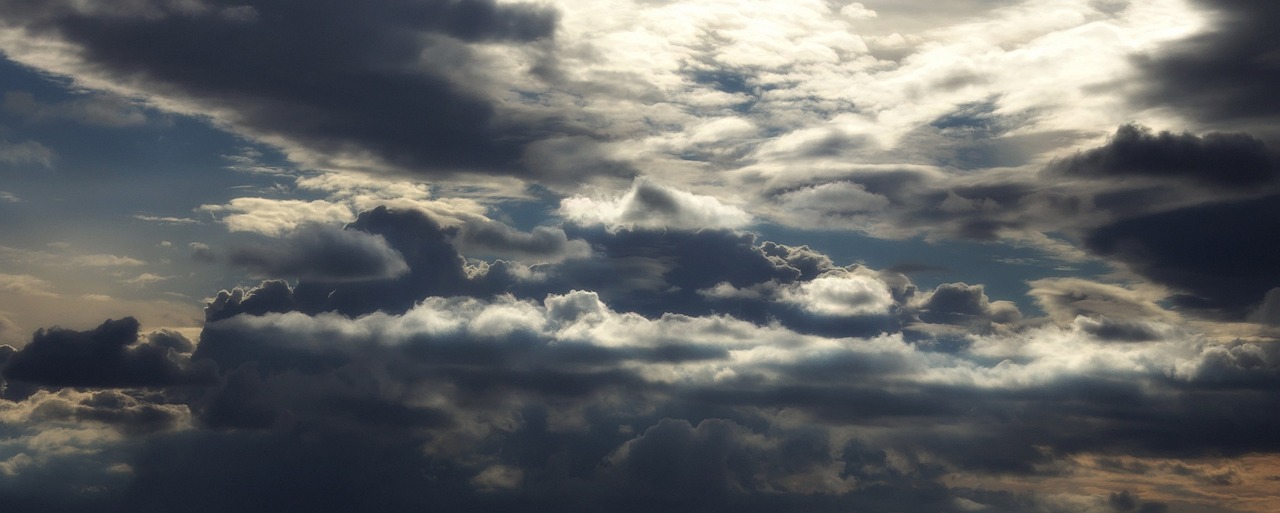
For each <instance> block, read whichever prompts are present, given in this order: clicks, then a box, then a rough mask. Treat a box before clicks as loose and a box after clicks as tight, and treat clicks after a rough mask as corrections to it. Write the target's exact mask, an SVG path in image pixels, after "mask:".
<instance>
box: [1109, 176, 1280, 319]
mask: <svg viewBox="0 0 1280 513" xmlns="http://www.w3.org/2000/svg"><path fill="white" fill-rule="evenodd" d="M1275 233H1280V196H1267V197H1263V198H1259V199H1254V200H1246V201H1238V202H1222V203H1214V204H1208V205H1200V206H1194V207H1187V208H1182V209H1175V210H1170V211H1167V212H1159V213H1153V214H1148V215H1143V216H1138V217H1134V218H1131V219H1125V220H1122V221H1117V222H1115V223H1112V224H1109V225H1105V226H1102V227H1099V228H1097V229H1095V230H1093V231H1091V232H1089V233H1088V235H1087V236H1086V237H1085V240H1084V243H1085V246H1086V247H1087V248H1088V249H1089V250H1090V251H1092V252H1094V253H1096V254H1098V255H1101V256H1104V257H1107V258H1111V259H1115V260H1117V261H1120V262H1123V263H1125V264H1128V265H1129V266H1130V267H1132V268H1133V269H1134V270H1135V271H1137V272H1138V273H1140V274H1142V275H1143V276H1146V277H1148V278H1150V279H1152V280H1154V281H1156V282H1158V283H1162V284H1165V285H1168V286H1170V287H1173V288H1174V289H1176V290H1178V291H1180V293H1181V295H1180V296H1179V297H1177V298H1176V300H1177V301H1178V302H1179V303H1180V304H1182V305H1184V306H1187V307H1191V308H1201V309H1213V310H1220V311H1221V312H1222V313H1225V314H1228V315H1232V316H1234V317H1243V316H1244V315H1245V314H1246V313H1247V311H1248V310H1249V309H1250V307H1253V306H1255V305H1258V304H1259V303H1261V302H1262V300H1263V296H1264V295H1265V294H1266V293H1267V291H1269V290H1271V289H1272V288H1274V287H1276V286H1280V259H1277V258H1276V256H1277V255H1280V239H1277V238H1276V237H1274V234H1275Z"/></svg>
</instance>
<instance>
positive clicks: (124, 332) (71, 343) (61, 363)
mask: <svg viewBox="0 0 1280 513" xmlns="http://www.w3.org/2000/svg"><path fill="white" fill-rule="evenodd" d="M191 349H192V346H191V343H190V342H187V341H186V340H184V339H182V338H181V336H180V335H177V334H174V333H159V332H158V333H153V334H150V335H148V336H147V338H146V340H140V333H139V324H138V321H137V320H135V319H134V318H132V317H126V318H124V319H119V320H114V321H111V320H109V321H107V322H104V323H102V325H100V326H98V327H97V328H94V329H92V330H88V331H74V330H67V329H56V328H55V329H50V330H43V329H42V330H39V331H37V332H36V333H35V335H34V336H33V337H32V339H31V341H30V342H29V343H28V344H27V345H25V346H23V348H22V349H21V350H19V351H18V352H16V353H14V354H13V355H12V356H10V357H9V358H8V359H7V360H6V361H5V363H4V367H3V369H0V376H3V377H4V378H5V380H7V381H9V382H10V385H11V386H12V385H13V384H15V383H25V384H31V385H38V386H50V387H92V388H112V387H117V388H118V387H148V386H150V387H156V386H166V385H182V384H188V383H198V382H201V381H207V380H208V379H209V377H210V376H209V375H208V374H203V375H202V374H201V373H200V372H199V370H198V369H195V368H191V367H189V365H188V362H187V359H186V358H185V357H184V356H182V355H181V353H183V352H188V353H189V352H190V351H191ZM206 370H207V369H206Z"/></svg>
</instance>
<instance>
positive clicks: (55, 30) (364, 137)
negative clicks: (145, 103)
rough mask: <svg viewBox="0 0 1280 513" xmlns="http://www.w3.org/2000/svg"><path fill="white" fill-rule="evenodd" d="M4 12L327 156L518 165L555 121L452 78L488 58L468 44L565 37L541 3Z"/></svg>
mask: <svg viewBox="0 0 1280 513" xmlns="http://www.w3.org/2000/svg"><path fill="white" fill-rule="evenodd" d="M184 6H185V7H184ZM0 12H2V13H3V15H4V16H3V17H4V19H5V20H6V23H7V24H11V25H18V26H23V27H25V28H26V29H27V30H28V31H29V33H30V34H31V35H32V37H36V38H45V39H55V40H61V41H65V42H67V43H69V44H70V45H72V47H73V48H75V49H76V54H77V56H79V57H80V58H83V60H84V63H83V70H84V71H86V72H90V73H92V74H94V75H97V76H100V77H104V78H106V79H108V80H111V81H115V82H117V83H122V84H130V85H131V86H132V87H136V88H138V89H140V90H141V92H142V93H144V94H155V95H157V96H160V97H166V98H170V99H177V100H179V101H183V102H188V103H190V104H191V107H192V108H195V109H198V110H203V111H218V112H221V113H222V114H221V117H220V118H219V120H220V121H223V122H226V123H228V124H230V125H231V126H232V127H233V129H235V130H239V131H242V132H245V133H248V134H250V135H253V136H258V137H267V138H280V139H282V140H284V141H288V143H289V144H290V145H296V146H298V147H300V148H302V149H303V150H304V151H305V152H308V153H311V154H314V155H319V156H320V160H319V161H320V162H323V161H324V159H326V158H344V157H350V156H353V155H360V154H365V155H367V156H372V157H375V158H376V159H378V160H379V161H381V162H383V163H386V164H389V165H391V166H393V167H396V168H399V169H402V170H412V171H419V172H428V171H431V172H449V171H453V170H457V169H478V170H485V171H495V172H502V173H512V172H519V166H518V161H519V160H520V158H521V155H522V152H523V149H524V147H525V145H526V144H528V143H529V142H531V141H532V140H534V139H535V138H538V137H540V134H541V133H543V132H548V131H551V130H552V129H551V128H550V123H545V124H546V125H547V126H545V127H542V126H537V125H535V124H529V123H526V122H514V121H511V120H504V119H500V118H501V116H500V115H499V113H498V112H497V111H496V110H495V106H494V105H493V104H491V103H490V101H489V100H488V99H486V98H484V97H483V96H482V95H479V94H476V93H474V91H476V90H478V88H477V87H476V85H475V84H469V83H457V82H455V81H454V80H452V79H450V78H446V76H447V75H454V76H458V75H459V73H455V72H458V71H460V70H466V69H467V68H468V66H472V65H475V64H476V63H477V62H478V60H477V58H476V57H474V56H473V55H472V53H471V50H470V49H469V48H468V44H471V43H485V44H503V45H521V44H530V43H536V42H537V41H538V40H542V39H547V38H550V37H552V35H553V34H554V32H555V27H556V14H555V13H554V12H553V11H551V10H549V9H547V8H544V7H540V6H535V5H533V4H498V3H497V2H494V1H492V0H464V1H446V0H432V1H426V2H416V1H406V0H385V1H378V2H357V3H352V2H345V1H328V0H326V1H321V2H306V3H304V4H303V3H293V2H256V3H255V2H250V3H248V4H243V5H242V4H232V3H224V2H203V3H198V2H189V3H161V2H155V3H152V2H139V3H135V4H130V6H128V8H125V7H122V8H120V9H114V10H109V9H105V8H104V9H95V8H89V7H85V6H83V5H82V4H76V3H72V2H48V3H39V4H33V3H19V4H13V3H9V4H6V7H4V8H3V10H2V11H0ZM90 70H91V71H90ZM366 160H367V159H366ZM313 163H314V162H313Z"/></svg>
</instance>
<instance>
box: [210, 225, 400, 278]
mask: <svg viewBox="0 0 1280 513" xmlns="http://www.w3.org/2000/svg"><path fill="white" fill-rule="evenodd" d="M227 260H228V261H229V262H230V263H231V264H233V265H236V266H240V267H244V268H246V269H248V270H249V271H251V272H254V273H258V274H260V275H264V276H268V277H289V278H298V279H305V280H317V281H328V282H341V281H362V280H377V279H388V278H395V277H397V276H400V275H403V274H405V273H406V272H408V271H409V266H408V264H406V263H405V261H404V257H402V256H401V255H400V253H398V252H397V251H396V250H394V249H392V248H391V247H389V246H388V245H387V241H386V240H385V239H383V238H382V237H381V236H378V235H371V234H368V233H365V232H361V231H357V230H344V229H341V228H338V227H335V226H330V225H323V224H308V225H303V226H301V227H299V228H298V229H297V230H295V231H293V232H291V233H290V234H289V235H288V236H286V237H284V239H283V240H280V241H272V242H270V243H267V242H259V243H255V244H246V245H243V246H240V247H236V248H233V249H232V250H230V251H229V252H228V254H227Z"/></svg>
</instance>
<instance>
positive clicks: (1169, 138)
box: [1048, 125, 1280, 188]
mask: <svg viewBox="0 0 1280 513" xmlns="http://www.w3.org/2000/svg"><path fill="white" fill-rule="evenodd" d="M1048 169H1049V170H1050V171H1051V172H1056V173H1061V174H1064V175H1068V176H1081V177H1126V176H1147V177H1153V178H1183V179H1188V180H1191V181H1193V182H1195V183H1197V184H1202V185H1209V186H1215V187H1228V188H1256V187H1259V186H1264V185H1266V184H1269V183H1275V182H1276V181H1277V180H1278V179H1280V154H1277V153H1276V152H1275V151H1274V150H1272V149H1271V148H1268V147H1267V145H1266V144H1265V143H1263V142H1262V141H1261V140H1258V139H1256V138H1254V137H1252V136H1250V135H1248V134H1244V133H1220V132H1210V133H1208V134H1205V135H1204V136H1196V135H1192V134H1190V133H1182V134H1174V133H1171V132H1167V131H1166V132H1160V133H1158V134H1156V133H1152V131H1151V130H1150V129H1147V128H1145V127H1141V126H1137V125H1124V126H1121V127H1120V128H1119V129H1117V130H1116V133H1115V135H1114V136H1112V138H1111V140H1110V141H1109V142H1108V143H1107V144H1106V145H1105V146H1102V147H1100V148H1094V149H1091V150H1088V151H1085V152H1082V153H1079V154H1076V155H1074V156H1072V157H1069V158H1066V159H1062V160H1057V161H1055V162H1053V163H1052V164H1050V165H1049V168H1048Z"/></svg>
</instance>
